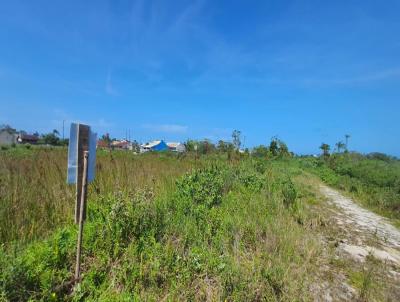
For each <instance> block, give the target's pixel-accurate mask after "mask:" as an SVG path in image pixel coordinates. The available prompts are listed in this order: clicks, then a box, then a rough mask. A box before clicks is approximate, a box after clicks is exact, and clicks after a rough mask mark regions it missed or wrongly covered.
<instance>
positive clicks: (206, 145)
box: [198, 139, 216, 154]
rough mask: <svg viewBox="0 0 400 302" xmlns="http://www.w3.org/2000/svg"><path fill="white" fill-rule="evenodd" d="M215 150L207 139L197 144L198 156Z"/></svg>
mask: <svg viewBox="0 0 400 302" xmlns="http://www.w3.org/2000/svg"><path fill="white" fill-rule="evenodd" d="M215 150H216V148H215V145H214V144H213V143H212V142H211V141H210V140H208V139H204V140H203V141H200V142H198V151H199V153H200V154H210V153H212V152H214V151H215Z"/></svg>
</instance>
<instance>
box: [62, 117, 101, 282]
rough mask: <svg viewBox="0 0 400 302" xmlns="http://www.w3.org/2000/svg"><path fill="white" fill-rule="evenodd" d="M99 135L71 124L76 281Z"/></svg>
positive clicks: (70, 144) (82, 126)
mask: <svg viewBox="0 0 400 302" xmlns="http://www.w3.org/2000/svg"><path fill="white" fill-rule="evenodd" d="M96 139H97V134H96V133H93V132H92V131H91V130H90V127H89V126H88V125H83V124H75V123H73V124H71V132H70V139H69V146H68V179H67V182H68V183H69V184H75V185H76V200H75V223H77V224H79V231H78V242H77V250H76V267H75V281H76V282H79V281H80V278H81V251H82V237H83V224H84V221H85V219H86V198H87V185H88V183H89V182H91V181H93V180H94V174H95V165H96Z"/></svg>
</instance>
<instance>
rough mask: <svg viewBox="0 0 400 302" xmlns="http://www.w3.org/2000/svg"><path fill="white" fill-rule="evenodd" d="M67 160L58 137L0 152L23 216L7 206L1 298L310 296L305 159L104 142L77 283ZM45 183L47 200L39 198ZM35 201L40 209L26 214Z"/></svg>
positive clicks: (314, 252)
mask: <svg viewBox="0 0 400 302" xmlns="http://www.w3.org/2000/svg"><path fill="white" fill-rule="evenodd" d="M38 161H39V163H38ZM65 163H66V158H65V150H61V149H60V150H52V151H44V150H34V151H32V153H29V154H25V155H24V156H22V157H19V158H18V159H17V157H16V156H15V155H13V154H7V155H6V156H4V157H3V156H2V167H3V169H4V167H5V168H6V169H9V170H8V174H6V175H8V176H7V178H5V179H6V180H8V181H9V182H8V184H7V185H8V187H7V190H6V191H5V192H3V194H4V195H2V201H3V200H6V202H7V203H6V204H7V205H10V203H11V201H13V202H15V204H16V205H18V207H19V209H18V211H17V212H15V213H14V214H18V215H16V217H15V218H17V219H18V220H17V222H18V223H13V222H12V221H11V220H12V218H11V216H7V215H6V216H2V227H3V226H4V225H6V226H8V229H4V230H3V229H2V236H3V237H2V238H3V240H4V238H6V239H8V241H3V242H5V244H3V246H2V248H1V249H0V253H1V255H0V259H1V260H0V297H2V299H3V300H6V301H25V300H29V299H31V300H32V301H34V300H43V301H52V300H54V301H56V300H67V301H132V300H133V301H135V300H137V301H142V300H145V301H159V300H163V299H164V300H167V301H176V300H183V301H187V300H196V301H204V300H211V301H215V300H220V301H260V300H266V301H294V300H298V298H299V297H301V299H302V300H310V299H311V298H310V293H309V290H308V288H309V284H310V283H311V282H313V281H314V275H313V271H315V269H316V268H315V266H314V260H315V257H317V256H318V255H319V253H320V250H319V245H318V243H317V241H316V240H315V239H314V236H313V235H312V233H313V231H312V228H311V227H310V226H311V225H312V224H313V223H312V217H311V216H310V215H309V214H308V212H307V207H306V204H307V200H308V199H309V198H310V197H311V196H310V195H308V193H307V192H306V191H305V190H304V189H303V188H299V187H298V186H297V185H296V183H295V181H294V180H293V177H294V176H295V175H297V174H298V173H301V171H300V170H299V169H297V168H294V167H292V166H289V165H288V163H287V162H285V161H277V162H271V161H262V160H254V159H251V158H247V157H246V158H242V159H241V160H238V159H233V160H231V161H228V160H227V159H226V158H225V157H223V156H206V157H202V158H199V159H195V158H193V157H191V156H190V155H189V156H186V157H182V158H179V157H177V156H175V155H171V154H147V155H144V156H133V155H132V154H130V153H123V152H116V153H113V154H109V153H101V152H100V153H99V154H98V175H97V179H96V181H95V182H94V183H93V184H91V185H90V188H89V201H88V204H89V208H88V219H87V223H86V224H85V230H84V241H83V259H82V270H83V281H82V283H81V284H80V285H79V286H78V287H77V288H76V289H75V291H74V292H71V289H72V288H71V286H70V284H68V282H69V281H70V280H71V279H72V277H73V273H74V272H73V267H74V259H75V242H76V232H77V229H76V226H75V225H74V224H73V223H72V217H73V215H72V209H73V189H72V188H69V187H68V186H67V185H65V171H64V170H65V165H66V164H65ZM13 169H15V170H13ZM42 169H43V170H45V171H46V173H42V174H41V170H42ZM19 182H23V183H24V184H25V187H24V186H22V187H21V186H20V185H19ZM41 183H42V187H41V189H44V187H46V188H45V189H46V190H45V192H46V193H45V195H42V197H41V198H43V200H42V202H43V203H44V204H45V206H43V205H41V206H40V207H38V208H36V207H35V206H34V205H33V203H34V202H37V201H38V200H40V198H39V197H38V196H36V195H37V194H40V192H41V190H39V189H38V188H36V187H35V185H39V184H41ZM17 184H18V185H17ZM23 188H25V189H23ZM49 188H50V189H49ZM10 189H12V190H14V193H10V192H9V190H10ZM59 191H61V192H59ZM68 192H69V195H68V196H63V195H64V194H66V193H68ZM13 194H14V195H13ZM56 196H58V198H60V199H61V200H59V199H57V198H55V197H56ZM28 198H33V201H32V200H28ZM26 206H28V207H29V208H28V209H24V208H23V207H26ZM36 209H39V210H40V214H41V215H39V214H35V215H31V216H29V219H26V220H23V218H22V217H23V215H19V214H20V213H21V212H23V213H24V215H27V214H28V213H31V211H32V210H36ZM6 212H7V211H6ZM2 213H4V212H2ZM41 219H42V221H41ZM36 224H37V225H42V224H44V225H45V226H46V227H32V226H35V225H36ZM27 229H28V230H29V229H31V230H32V231H31V232H26V230H27Z"/></svg>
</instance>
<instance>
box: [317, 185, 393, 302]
mask: <svg viewBox="0 0 400 302" xmlns="http://www.w3.org/2000/svg"><path fill="white" fill-rule="evenodd" d="M319 192H320V193H321V195H322V196H323V197H324V199H325V200H326V203H324V206H323V208H322V212H323V213H324V217H325V219H326V221H328V226H327V227H326V230H325V232H323V234H322V239H321V240H322V242H323V243H324V245H325V247H326V250H327V251H328V250H329V251H331V253H333V255H332V256H331V257H332V258H330V259H331V260H330V261H328V262H327V263H325V265H322V266H321V275H320V282H317V283H316V286H315V289H316V292H317V293H318V294H317V295H315V301H369V300H370V299H363V298H362V299H360V295H362V293H361V291H360V288H357V287H355V285H354V284H353V282H352V280H351V276H352V275H353V279H354V276H355V275H356V274H357V272H358V273H359V272H362V271H366V270H368V269H369V268H368V267H370V266H371V263H374V264H373V265H374V267H373V270H372V271H373V277H374V278H375V279H376V282H377V283H379V284H381V285H380V289H379V290H380V293H379V294H377V295H376V297H377V298H375V299H372V301H400V300H399V299H400V230H399V229H398V228H396V227H395V226H393V225H392V224H391V223H390V221H389V220H388V219H386V218H384V217H381V216H379V215H377V214H375V213H373V212H371V211H369V210H367V209H365V208H363V207H361V206H359V205H358V204H356V203H355V202H354V201H353V200H352V199H351V198H348V197H346V196H344V195H343V194H341V193H340V192H338V191H336V190H334V189H332V188H330V187H328V186H326V185H321V184H320V185H319ZM332 259H333V261H332ZM371 259H375V260H372V261H371ZM332 262H333V263H335V262H336V263H342V266H340V265H339V266H338V265H337V264H336V265H335V264H332ZM353 281H354V280H353ZM370 290H373V291H374V290H375V291H378V290H377V289H370Z"/></svg>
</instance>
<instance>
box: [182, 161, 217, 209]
mask: <svg viewBox="0 0 400 302" xmlns="http://www.w3.org/2000/svg"><path fill="white" fill-rule="evenodd" d="M176 186H177V193H178V196H179V197H180V198H182V199H184V200H187V201H191V202H193V203H195V204H197V205H205V206H207V207H209V208H211V207H213V206H215V205H218V204H220V203H221V201H222V194H223V190H224V175H223V170H221V169H219V168H217V167H212V168H205V169H200V170H196V171H194V172H192V173H187V174H186V175H184V176H183V177H181V178H180V179H179V180H177V182H176Z"/></svg>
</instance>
